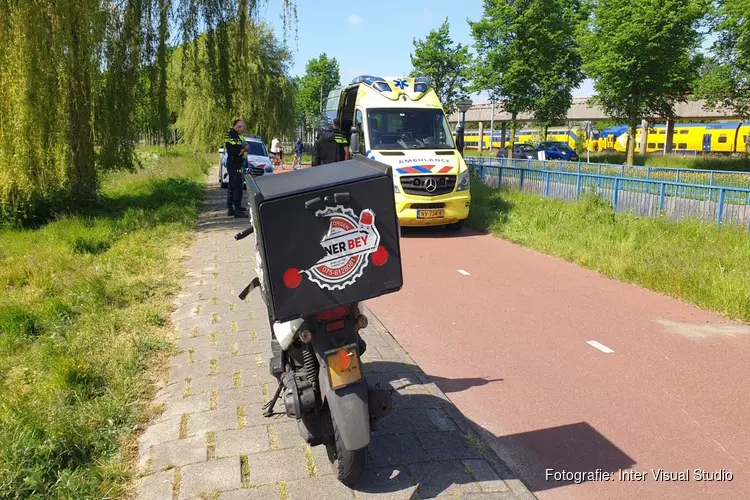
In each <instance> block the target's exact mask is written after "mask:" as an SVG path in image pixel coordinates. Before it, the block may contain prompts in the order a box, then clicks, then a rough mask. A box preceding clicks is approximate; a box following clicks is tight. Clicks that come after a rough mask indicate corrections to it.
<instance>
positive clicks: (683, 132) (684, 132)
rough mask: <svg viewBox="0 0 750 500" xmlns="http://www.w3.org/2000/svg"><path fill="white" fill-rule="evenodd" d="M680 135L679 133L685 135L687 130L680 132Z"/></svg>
mask: <svg viewBox="0 0 750 500" xmlns="http://www.w3.org/2000/svg"><path fill="white" fill-rule="evenodd" d="M680 133H681V134H687V133H688V131H687V130H680Z"/></svg>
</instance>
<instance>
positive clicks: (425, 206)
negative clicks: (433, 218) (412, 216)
mask: <svg viewBox="0 0 750 500" xmlns="http://www.w3.org/2000/svg"><path fill="white" fill-rule="evenodd" d="M411 208H414V209H418V210H420V209H421V210H435V209H440V208H445V203H412V204H411Z"/></svg>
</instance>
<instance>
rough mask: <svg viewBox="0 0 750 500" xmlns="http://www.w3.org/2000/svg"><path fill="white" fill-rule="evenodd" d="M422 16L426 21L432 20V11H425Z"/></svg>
mask: <svg viewBox="0 0 750 500" xmlns="http://www.w3.org/2000/svg"><path fill="white" fill-rule="evenodd" d="M422 16H423V17H424V18H425V19H432V11H431V10H430V9H425V10H424V12H423V13H422Z"/></svg>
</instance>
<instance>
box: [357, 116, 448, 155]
mask: <svg viewBox="0 0 750 500" xmlns="http://www.w3.org/2000/svg"><path fill="white" fill-rule="evenodd" d="M367 125H368V128H367V133H368V137H369V139H370V149H455V147H456V145H455V143H454V142H453V137H452V135H451V132H450V128H449V127H448V121H447V120H446V119H445V115H444V114H443V111H442V110H440V109H414V108H401V109H399V108H382V109H369V110H368V111H367Z"/></svg>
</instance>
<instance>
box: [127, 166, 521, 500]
mask: <svg viewBox="0 0 750 500" xmlns="http://www.w3.org/2000/svg"><path fill="white" fill-rule="evenodd" d="M215 178H216V175H215V174H214V173H212V174H211V175H210V176H209V177H208V179H209V183H210V184H209V189H208V192H207V195H206V200H205V206H204V211H203V214H202V216H201V219H200V222H199V224H198V227H197V239H196V241H195V242H194V244H193V246H192V248H191V250H190V259H189V260H188V261H187V262H186V264H185V266H186V270H187V275H186V278H185V282H184V288H183V290H182V292H181V293H180V294H179V295H178V296H177V298H176V302H175V304H176V310H175V312H174V313H173V315H172V319H173V322H174V324H175V326H176V330H177V346H178V353H177V354H176V355H175V356H174V357H173V358H172V359H171V360H170V361H169V371H168V375H167V377H166V378H165V380H163V381H161V387H160V389H159V392H158V393H157V395H156V398H155V401H154V404H155V405H160V406H161V407H163V412H162V413H161V414H160V416H159V417H157V418H155V419H154V420H153V422H151V424H150V425H149V426H148V428H147V429H146V430H145V432H144V433H143V435H142V436H141V437H140V440H139V449H140V454H139V463H138V466H139V470H140V472H141V479H140V483H139V485H138V490H137V491H138V493H137V497H138V498H139V499H140V500H166V499H174V500H181V499H192V498H210V499H218V498H221V499H256V498H257V499H264V500H265V499H279V500H295V499H329V500H337V499H349V500H351V499H362V500H365V499H402V498H403V499H417V498H434V497H441V498H461V499H467V500H468V499H476V500H479V499H533V498H534V496H533V495H532V494H531V493H529V491H528V490H527V489H526V488H525V487H524V486H523V484H522V483H521V482H520V481H519V480H518V479H515V478H514V476H513V474H512V473H511V472H510V471H508V470H507V468H505V467H504V466H503V464H502V463H501V462H500V461H499V460H498V459H497V456H496V455H495V453H493V451H492V450H491V449H490V448H489V447H487V446H486V445H485V444H484V443H485V442H484V441H483V440H482V438H481V437H480V435H481V430H477V429H476V427H475V426H474V425H473V424H472V423H471V422H469V421H468V420H466V419H465V418H464V417H463V416H462V415H461V414H460V413H459V412H458V411H457V410H456V408H455V407H454V406H453V405H452V404H451V403H450V401H449V400H448V398H447V397H446V396H445V394H443V393H442V392H441V391H440V390H439V389H438V388H437V386H436V385H435V384H434V383H432V382H431V381H430V378H429V376H428V375H426V374H425V373H424V372H422V371H421V370H420V369H419V367H418V366H417V365H416V364H415V363H414V361H413V360H412V359H411V358H410V357H409V355H408V354H407V353H406V352H405V351H404V350H403V349H402V348H401V347H400V346H399V345H398V343H397V342H396V341H395V340H394V339H393V337H392V336H391V335H390V334H389V333H388V331H387V330H386V329H385V328H384V327H383V325H382V324H380V323H379V322H378V321H377V318H374V316H373V315H372V313H371V312H370V311H369V310H366V314H367V315H368V317H369V318H370V326H368V327H367V329H366V330H365V331H363V333H362V334H363V337H364V339H365V341H366V342H367V346H368V347H367V352H366V353H365V355H364V357H363V361H364V362H365V365H364V369H365V372H366V374H367V378H368V380H370V381H371V383H375V382H378V381H379V382H381V384H382V386H383V387H388V386H390V387H392V388H393V389H394V390H395V392H394V393H393V398H394V409H393V411H392V413H391V414H390V415H389V416H388V417H387V418H386V419H384V420H383V421H382V422H380V425H379V427H378V428H377V430H375V431H374V433H373V438H372V442H371V444H370V449H369V454H368V464H367V470H366V472H365V474H364V476H363V477H362V479H361V481H360V483H359V484H358V486H357V488H356V489H355V490H350V489H348V488H346V487H345V486H343V485H342V484H340V483H339V482H338V481H336V480H335V478H334V477H333V475H332V474H333V473H332V470H331V466H330V463H329V462H328V458H327V455H326V451H325V448H324V447H322V446H316V447H310V446H307V445H306V444H305V443H304V441H303V440H302V438H301V437H300V435H299V433H298V432H297V428H296V424H295V422H294V421H293V420H291V419H289V418H287V417H286V416H285V415H275V416H274V417H272V418H263V417H262V415H261V405H262V403H263V402H265V401H267V400H268V398H269V396H270V395H272V394H273V392H274V390H275V389H276V381H275V379H274V378H273V377H271V375H270V374H269V370H268V359H269V357H270V329H269V327H268V324H267V320H265V319H264V316H265V315H264V305H263V302H262V299H261V298H260V296H259V294H258V292H257V291H256V292H253V293H251V294H250V295H249V296H248V298H247V299H246V301H244V302H243V301H241V300H239V299H238V298H237V295H238V294H239V292H240V291H241V290H242V289H243V288H244V286H245V285H246V284H247V283H248V282H249V281H250V280H251V279H252V278H253V277H254V276H255V274H254V271H253V261H252V256H253V254H254V246H253V245H254V241H253V239H252V236H251V237H249V238H247V239H245V240H243V241H242V242H236V241H235V240H234V238H233V236H234V234H235V233H236V232H238V231H239V230H242V229H244V228H245V227H247V225H248V221H247V220H246V219H239V220H238V219H232V218H228V217H226V211H225V209H224V206H225V203H224V200H225V193H226V192H225V191H224V190H221V189H220V188H219V187H218V186H214V185H213V182H212V180H213V179H215ZM276 411H277V412H279V411H282V412H283V403H281V402H279V403H278V404H277V406H276Z"/></svg>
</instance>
